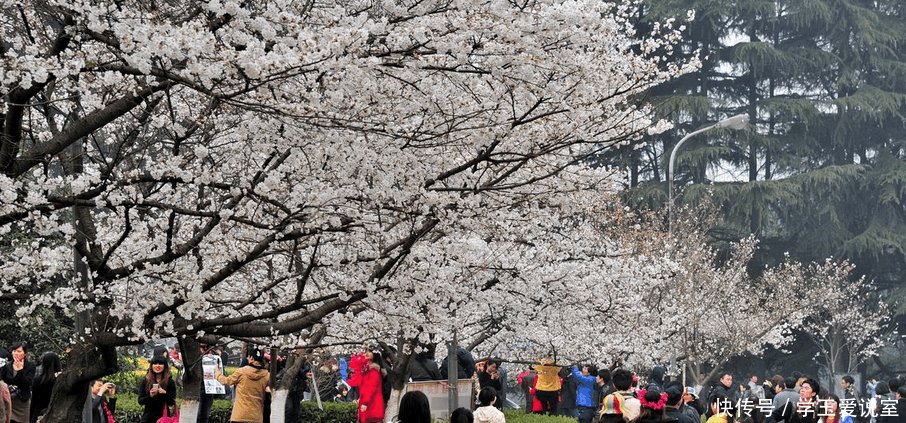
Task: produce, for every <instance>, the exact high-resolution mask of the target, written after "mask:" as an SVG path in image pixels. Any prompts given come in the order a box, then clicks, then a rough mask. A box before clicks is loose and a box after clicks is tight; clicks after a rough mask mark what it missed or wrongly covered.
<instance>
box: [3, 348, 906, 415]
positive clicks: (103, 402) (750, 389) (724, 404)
mask: <svg viewBox="0 0 906 423" xmlns="http://www.w3.org/2000/svg"><path fill="white" fill-rule="evenodd" d="M201 353H202V355H210V354H218V355H220V354H224V352H222V351H220V350H217V351H214V350H213V349H211V348H203V349H202V351H201ZM383 353H384V351H383V349H382V348H381V347H380V346H378V345H376V344H375V345H366V346H365V348H364V349H363V350H362V351H360V352H359V353H356V354H353V355H352V356H351V357H349V360H348V363H347V361H346V360H345V359H344V358H342V357H337V358H329V359H327V360H325V361H324V362H323V363H318V364H319V365H318V366H312V365H311V364H310V363H308V364H306V365H305V366H303V367H302V368H301V370H300V371H299V372H298V374H297V375H296V377H295V379H294V380H293V383H291V384H290V385H291V388H290V393H289V398H288V401H287V406H286V407H287V408H286V410H284V412H285V413H286V417H287V421H298V418H299V405H300V402H301V401H302V400H304V399H312V398H314V397H315V396H317V399H320V400H322V401H349V402H355V403H356V406H357V412H356V415H357V419H356V420H357V423H378V422H383V421H384V420H385V417H386V416H385V414H386V410H387V402H388V400H389V397H390V385H391V384H390V378H391V377H392V376H391V375H392V374H393V372H392V371H391V368H392V366H391V364H390V363H389V362H388V361H387V360H386V359H385V358H384V354H383ZM221 357H222V356H221ZM223 358H224V361H225V357H223ZM271 358H272V357H270V356H269V354H266V353H265V352H263V351H261V350H256V349H249V350H248V353H247V354H246V355H245V358H244V359H243V360H242V362H241V363H240V367H239V368H238V369H237V370H235V371H233V372H231V373H230V374H223V372H222V370H221V368H217V370H216V371H215V374H214V375H213V377H214V378H216V380H217V381H219V382H220V383H222V384H223V385H225V386H228V387H231V388H232V394H231V398H232V400H233V407H232V410H231V416H230V420H231V421H235V422H248V423H263V422H265V421H268V420H269V415H270V412H271V410H270V401H269V396H270V394H271V392H270V386H271V383H272V382H273V381H272V380H271V374H270V371H269V370H268V369H269V368H270V366H269V364H270V363H269V362H270V361H271ZM455 358H456V362H457V372H456V373H457V377H458V378H459V379H465V380H471V381H472V384H473V386H474V388H475V391H474V397H475V400H476V401H475V403H474V404H471V406H470V407H463V408H459V409H457V410H454V411H453V412H452V413H451V415H450V416H449V419H450V422H451V423H475V422H478V423H504V422H505V417H504V414H503V413H502V412H501V408H504V407H505V404H506V403H507V400H506V396H507V390H508V378H507V372H506V369H505V368H504V367H503V365H502V364H503V363H502V362H501V360H499V359H494V358H487V359H479V360H476V359H474V357H473V356H472V354H471V353H470V352H469V351H467V350H465V349H463V348H459V349H458V350H457V351H456V354H455ZM180 360H181V357H180V354H179V352H178V351H177V350H176V349H175V348H173V349H171V350H167V349H161V350H160V351H155V352H154V353H153V355H152V356H151V358H150V360H149V366H148V369H147V373H146V374H145V376H144V377H143V378H142V379H141V380H140V381H139V383H138V386H136V387H134V389H135V391H136V393H137V398H138V403H139V405H141V406H142V407H143V412H142V414H141V418H140V423H154V422H157V421H158V420H159V419H160V418H161V417H162V416H163V415H164V414H165V413H168V410H169V408H170V407H174V406H175V405H176V399H177V390H178V389H181V388H178V383H177V382H178V380H177V379H178V378H177V377H175V376H174V375H173V374H172V373H171V366H174V367H175V366H178V365H182V364H183V363H182V362H181V361H180ZM275 360H277V363H275V364H279V365H277V366H275V367H278V368H279V369H280V371H279V373H278V374H277V375H276V376H275V377H276V379H277V380H280V379H282V378H283V377H284V372H285V370H286V369H283V368H282V367H283V365H284V364H285V363H284V362H283V361H284V360H283V357H276V358H275ZM177 363H179V364H177ZM61 369H62V366H61V363H60V358H59V356H57V354H55V353H53V352H45V353H44V354H42V355H41V356H40V359H39V360H38V363H35V362H34V361H33V360H30V359H29V350H28V344H26V343H24V342H18V343H15V344H13V345H11V346H10V348H9V350H6V349H3V348H0V423H39V422H41V419H42V416H43V415H44V413H45V412H46V410H47V407H48V406H49V404H50V396H51V393H52V391H53V386H54V383H55V381H56V378H57V377H58V376H59V374H60V372H61ZM447 369H448V366H447V363H446V359H444V361H443V362H442V363H441V365H440V366H438V363H437V362H436V361H435V360H434V356H433V354H432V353H431V351H430V350H425V351H422V352H420V353H418V354H415V355H414V356H413V357H412V359H411V360H410V361H409V367H408V368H407V371H406V372H404V374H406V375H407V379H408V381H430V380H434V381H442V380H446V379H447V376H448V375H447ZM399 373H400V372H397V374H399ZM837 382H838V383H839V388H840V389H839V392H842V395H841V396H839V397H838V396H837V395H834V393H833V391H834V389H833V387H822V386H820V385H819V383H818V382H817V381H816V380H815V379H814V378H810V377H808V376H804V375H800V374H798V373H796V374H793V375H790V376H789V377H783V376H780V375H775V376H773V377H771V378H768V379H766V380H764V381H762V382H760V381H759V377H758V376H756V375H750V376H749V379H748V381H747V382H745V383H736V384H734V382H733V375H732V374H730V373H722V374H720V375H719V377H718V378H717V379H716V380H715V383H714V384H712V385H710V386H707V385H706V386H703V387H690V386H684V384H683V383H681V382H680V381H678V380H670V379H669V377H668V376H667V375H666V369H665V368H663V367H661V366H656V367H655V368H653V369H652V370H651V372H650V373H648V374H647V375H636V374H634V373H632V372H631V371H629V370H627V369H621V368H617V369H614V370H610V369H600V370H599V369H598V368H597V367H596V366H594V365H590V364H587V365H562V364H558V363H556V362H555V360H554V359H552V358H545V359H541V360H539V361H538V362H537V363H535V364H534V365H531V366H530V367H529V368H528V369H527V370H525V371H523V372H522V373H520V374H519V375H518V376H517V377H516V387H517V388H519V389H521V390H522V391H523V394H524V395H523V397H524V401H525V402H524V403H523V404H520V405H521V406H522V407H524V410H525V411H526V412H528V413H544V414H550V415H562V416H567V417H572V418H575V419H576V420H578V422H579V423H662V422H665V423H702V422H703V421H704V422H705V423H906V383H904V381H903V380H902V379H900V378H893V379H890V380H889V381H877V380H874V379H872V380H870V381H869V382H868V383H867V384H866V386H865V390H864V392H863V394H864V395H860V394H859V393H858V392H857V391H858V390H857V389H856V388H857V387H856V386H855V380H854V379H853V378H852V377H851V376H844V377H842V378H841V379H840V380H839V381H837ZM132 388H133V387H130V389H132ZM117 389H118V387H117V386H116V385H115V384H113V383H110V382H109V381H105V380H96V381H93V382H92V383H91V384H90V396H91V397H90V407H91V410H90V411H91V412H90V415H91V417H90V418H91V423H111V422H113V421H114V419H113V413H114V412H115V410H116V394H117ZM213 397H214V396H213V395H206V394H202V397H201V407H200V410H199V415H198V419H197V421H199V422H204V423H206V422H207V421H208V415H209V414H210V409H211V407H210V404H211V403H212V402H213ZM394 419H395V421H397V422H400V423H430V422H431V421H432V420H431V408H430V404H429V401H428V398H427V396H426V395H425V394H424V393H422V392H419V391H410V392H407V393H406V394H405V395H404V396H403V397H402V398H401V401H400V403H399V407H398V413H397V415H396V416H394Z"/></svg>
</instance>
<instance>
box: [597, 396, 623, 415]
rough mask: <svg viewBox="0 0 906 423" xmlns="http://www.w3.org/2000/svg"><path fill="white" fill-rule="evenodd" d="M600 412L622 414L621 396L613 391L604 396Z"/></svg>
mask: <svg viewBox="0 0 906 423" xmlns="http://www.w3.org/2000/svg"><path fill="white" fill-rule="evenodd" d="M601 414H623V396H622V395H620V394H617V393H613V394H610V395H608V396H606V397H604V409H603V410H602V411H601Z"/></svg>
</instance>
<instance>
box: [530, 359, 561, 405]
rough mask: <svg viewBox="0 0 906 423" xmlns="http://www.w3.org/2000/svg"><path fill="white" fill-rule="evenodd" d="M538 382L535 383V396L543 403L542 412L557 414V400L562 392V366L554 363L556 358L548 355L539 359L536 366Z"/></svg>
mask: <svg viewBox="0 0 906 423" xmlns="http://www.w3.org/2000/svg"><path fill="white" fill-rule="evenodd" d="M535 371H536V372H538V376H536V377H537V378H538V382H537V383H536V384H535V398H538V402H540V403H541V412H542V413H547V414H550V415H554V414H557V400H558V395H559V394H560V366H555V365H554V359H553V358H550V357H547V358H542V359H541V360H539V361H538V365H537V366H535Z"/></svg>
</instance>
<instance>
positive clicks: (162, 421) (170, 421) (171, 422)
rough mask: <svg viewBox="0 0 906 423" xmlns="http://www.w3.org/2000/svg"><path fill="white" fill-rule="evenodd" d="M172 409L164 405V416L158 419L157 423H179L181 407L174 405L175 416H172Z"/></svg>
mask: <svg viewBox="0 0 906 423" xmlns="http://www.w3.org/2000/svg"><path fill="white" fill-rule="evenodd" d="M169 414H170V407H167V404H164V415H163V416H162V417H161V418H159V419H157V423H179V407H177V406H176V405H173V416H170V415H169Z"/></svg>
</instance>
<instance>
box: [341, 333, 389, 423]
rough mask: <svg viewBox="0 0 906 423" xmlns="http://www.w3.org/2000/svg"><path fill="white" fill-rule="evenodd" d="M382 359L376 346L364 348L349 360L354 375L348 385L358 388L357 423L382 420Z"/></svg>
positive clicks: (372, 422) (374, 422) (375, 422)
mask: <svg viewBox="0 0 906 423" xmlns="http://www.w3.org/2000/svg"><path fill="white" fill-rule="evenodd" d="M382 365H383V359H382V357H381V353H380V351H378V350H377V348H365V351H364V352H363V353H362V354H356V356H354V357H352V359H351V360H350V369H351V370H352V371H353V372H354V375H352V376H350V378H349V385H350V386H352V387H358V388H359V408H358V412H357V413H356V421H357V423H378V422H382V421H384V395H383V384H382V378H383V373H382Z"/></svg>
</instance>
